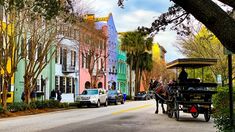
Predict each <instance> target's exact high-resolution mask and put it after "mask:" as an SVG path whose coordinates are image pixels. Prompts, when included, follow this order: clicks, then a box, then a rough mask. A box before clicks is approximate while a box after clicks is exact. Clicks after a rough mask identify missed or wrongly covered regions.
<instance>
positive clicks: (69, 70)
mask: <svg viewBox="0 0 235 132" xmlns="http://www.w3.org/2000/svg"><path fill="white" fill-rule="evenodd" d="M62 73H75V66H70V65H69V66H68V65H67V64H63V65H62Z"/></svg>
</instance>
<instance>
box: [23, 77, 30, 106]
mask: <svg viewBox="0 0 235 132" xmlns="http://www.w3.org/2000/svg"><path fill="white" fill-rule="evenodd" d="M30 87H31V85H30V78H29V77H28V76H27V75H26V76H25V77H24V98H25V100H24V102H25V103H26V104H29V103H30V91H31V90H30Z"/></svg>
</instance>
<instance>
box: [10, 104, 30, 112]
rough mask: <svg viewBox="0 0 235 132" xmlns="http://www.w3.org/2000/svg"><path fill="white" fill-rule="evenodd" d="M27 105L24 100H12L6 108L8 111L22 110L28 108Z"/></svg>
mask: <svg viewBox="0 0 235 132" xmlns="http://www.w3.org/2000/svg"><path fill="white" fill-rule="evenodd" d="M29 108H30V107H29V105H27V104H26V103H24V102H14V103H12V104H9V105H8V106H7V110H8V111H10V112H17V111H24V110H27V109H29Z"/></svg>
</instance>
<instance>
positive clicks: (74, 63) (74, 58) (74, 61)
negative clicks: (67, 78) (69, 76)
mask: <svg viewBox="0 0 235 132" xmlns="http://www.w3.org/2000/svg"><path fill="white" fill-rule="evenodd" d="M76 55H77V52H76V51H74V54H73V56H74V57H73V66H75V65H76Z"/></svg>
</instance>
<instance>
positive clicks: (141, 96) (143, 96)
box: [134, 91, 151, 100]
mask: <svg viewBox="0 0 235 132" xmlns="http://www.w3.org/2000/svg"><path fill="white" fill-rule="evenodd" d="M150 98H151V97H150V95H149V94H148V93H147V92H145V91H142V92H138V93H137V94H136V95H135V97H134V99H135V100H150Z"/></svg>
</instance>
